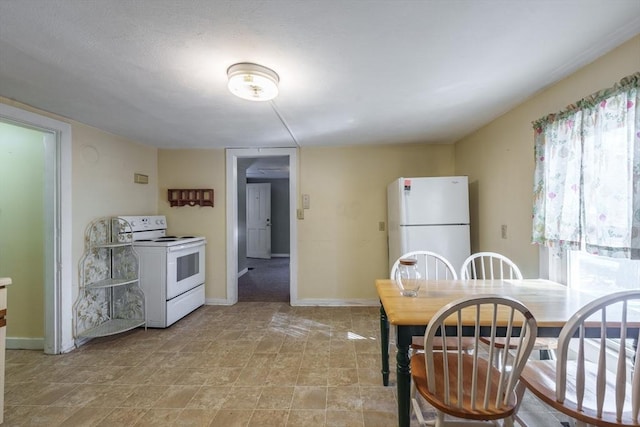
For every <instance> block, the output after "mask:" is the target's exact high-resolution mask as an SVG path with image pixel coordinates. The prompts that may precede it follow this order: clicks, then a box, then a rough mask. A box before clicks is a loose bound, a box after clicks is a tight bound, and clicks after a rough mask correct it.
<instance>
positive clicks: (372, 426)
mask: <svg viewBox="0 0 640 427" xmlns="http://www.w3.org/2000/svg"><path fill="white" fill-rule="evenodd" d="M362 415H363V417H364V426H365V427H390V426H394V425H397V424H398V416H397V414H396V413H390V412H377V411H364V412H363V413H362Z"/></svg>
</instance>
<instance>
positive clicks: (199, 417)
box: [173, 409, 218, 427]
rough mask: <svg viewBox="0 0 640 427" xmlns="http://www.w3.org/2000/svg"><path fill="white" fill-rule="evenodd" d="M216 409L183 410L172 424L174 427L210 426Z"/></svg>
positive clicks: (216, 412) (216, 411)
mask: <svg viewBox="0 0 640 427" xmlns="http://www.w3.org/2000/svg"><path fill="white" fill-rule="evenodd" d="M217 414H218V410H217V409H183V410H182V412H180V415H179V416H178V418H177V419H176V420H175V421H174V422H173V425H174V426H176V427H178V426H179V427H206V426H209V425H212V424H211V423H212V422H213V420H214V418H215V417H216V415H217Z"/></svg>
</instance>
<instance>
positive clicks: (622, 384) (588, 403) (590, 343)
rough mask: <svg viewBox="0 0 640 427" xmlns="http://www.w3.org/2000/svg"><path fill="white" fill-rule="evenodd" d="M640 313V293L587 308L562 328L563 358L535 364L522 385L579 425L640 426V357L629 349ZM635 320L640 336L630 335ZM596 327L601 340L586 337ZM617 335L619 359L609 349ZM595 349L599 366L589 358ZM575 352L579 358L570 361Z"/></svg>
mask: <svg viewBox="0 0 640 427" xmlns="http://www.w3.org/2000/svg"><path fill="white" fill-rule="evenodd" d="M632 301H633V302H635V304H633V303H632ZM639 311H640V290H633V291H622V292H616V293H613V294H610V295H607V296H604V297H601V298H599V299H597V300H595V301H593V302H591V303H590V304H587V305H586V306H584V307H583V308H581V309H580V310H578V312H577V313H576V314H574V315H573V316H572V317H571V319H570V320H569V321H568V322H567V324H566V325H565V326H564V328H562V331H561V332H560V337H559V339H558V359H557V360H556V361H548V360H540V361H530V362H529V364H528V365H527V366H526V367H525V369H524V370H523V372H522V383H523V384H524V385H525V386H526V387H527V388H528V389H529V390H530V391H531V392H532V393H533V394H535V395H536V396H537V397H538V398H539V399H540V400H542V401H543V402H545V403H546V404H547V405H549V406H550V407H552V408H553V409H555V410H557V411H560V412H562V413H563V414H566V415H568V416H569V417H572V418H574V419H575V420H576V425H578V426H585V425H594V426H614V425H615V426H636V427H637V426H639V425H640V421H639V420H638V411H639V409H640V357H639V356H640V354H639V353H638V350H637V349H636V350H634V351H632V352H629V351H628V350H627V349H628V348H636V347H635V345H636V344H637V339H638V333H637V331H638V329H637V327H638V323H639V320H640V313H639ZM632 320H633V322H634V323H635V324H634V325H633V326H634V327H636V329H635V331H636V332H635V333H634V334H633V335H632V336H629V335H627V326H631V325H630V324H631V323H632ZM594 323H595V324H596V325H599V326H600V337H599V338H597V339H588V338H585V328H584V326H585V325H588V324H591V326H593V324H594ZM612 331H619V332H620V350H619V351H618V354H615V352H614V351H611V349H609V348H608V346H609V345H610V340H609V339H608V336H610V334H611V333H612ZM574 337H577V338H574ZM590 347H591V348H592V349H593V350H594V351H593V352H592V354H593V355H594V356H595V358H596V359H597V360H596V362H595V363H594V362H590V361H588V360H586V357H585V353H586V350H587V349H588V348H590ZM574 351H577V356H576V359H575V360H570V357H571V354H572V353H573V352H574ZM629 356H631V357H629ZM633 361H635V362H633ZM632 363H633V366H630V365H631V364H632ZM607 371H608V372H607Z"/></svg>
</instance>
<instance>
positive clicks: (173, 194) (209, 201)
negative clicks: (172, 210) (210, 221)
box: [168, 189, 213, 207]
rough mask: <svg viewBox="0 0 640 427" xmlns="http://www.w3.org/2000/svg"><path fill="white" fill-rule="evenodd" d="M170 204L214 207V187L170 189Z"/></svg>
mask: <svg viewBox="0 0 640 427" xmlns="http://www.w3.org/2000/svg"><path fill="white" fill-rule="evenodd" d="M168 199H169V205H170V206H172V207H173V206H211V207H213V190H212V189H195V190H177V189H173V190H169V191H168Z"/></svg>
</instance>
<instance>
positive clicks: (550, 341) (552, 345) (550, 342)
mask: <svg viewBox="0 0 640 427" xmlns="http://www.w3.org/2000/svg"><path fill="white" fill-rule="evenodd" d="M480 341H481V342H483V343H484V344H487V345H490V344H491V339H490V338H488V337H480ZM511 342H513V340H511ZM493 345H494V346H495V347H496V348H501V349H503V348H505V346H506V345H507V339H506V338H502V337H496V338H495V340H494V342H493ZM514 348H516V346H515V345H513V344H510V345H509V349H510V350H512V349H514ZM557 348H558V340H557V339H555V338H536V341H535V344H534V345H533V349H534V350H556V349H557Z"/></svg>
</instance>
